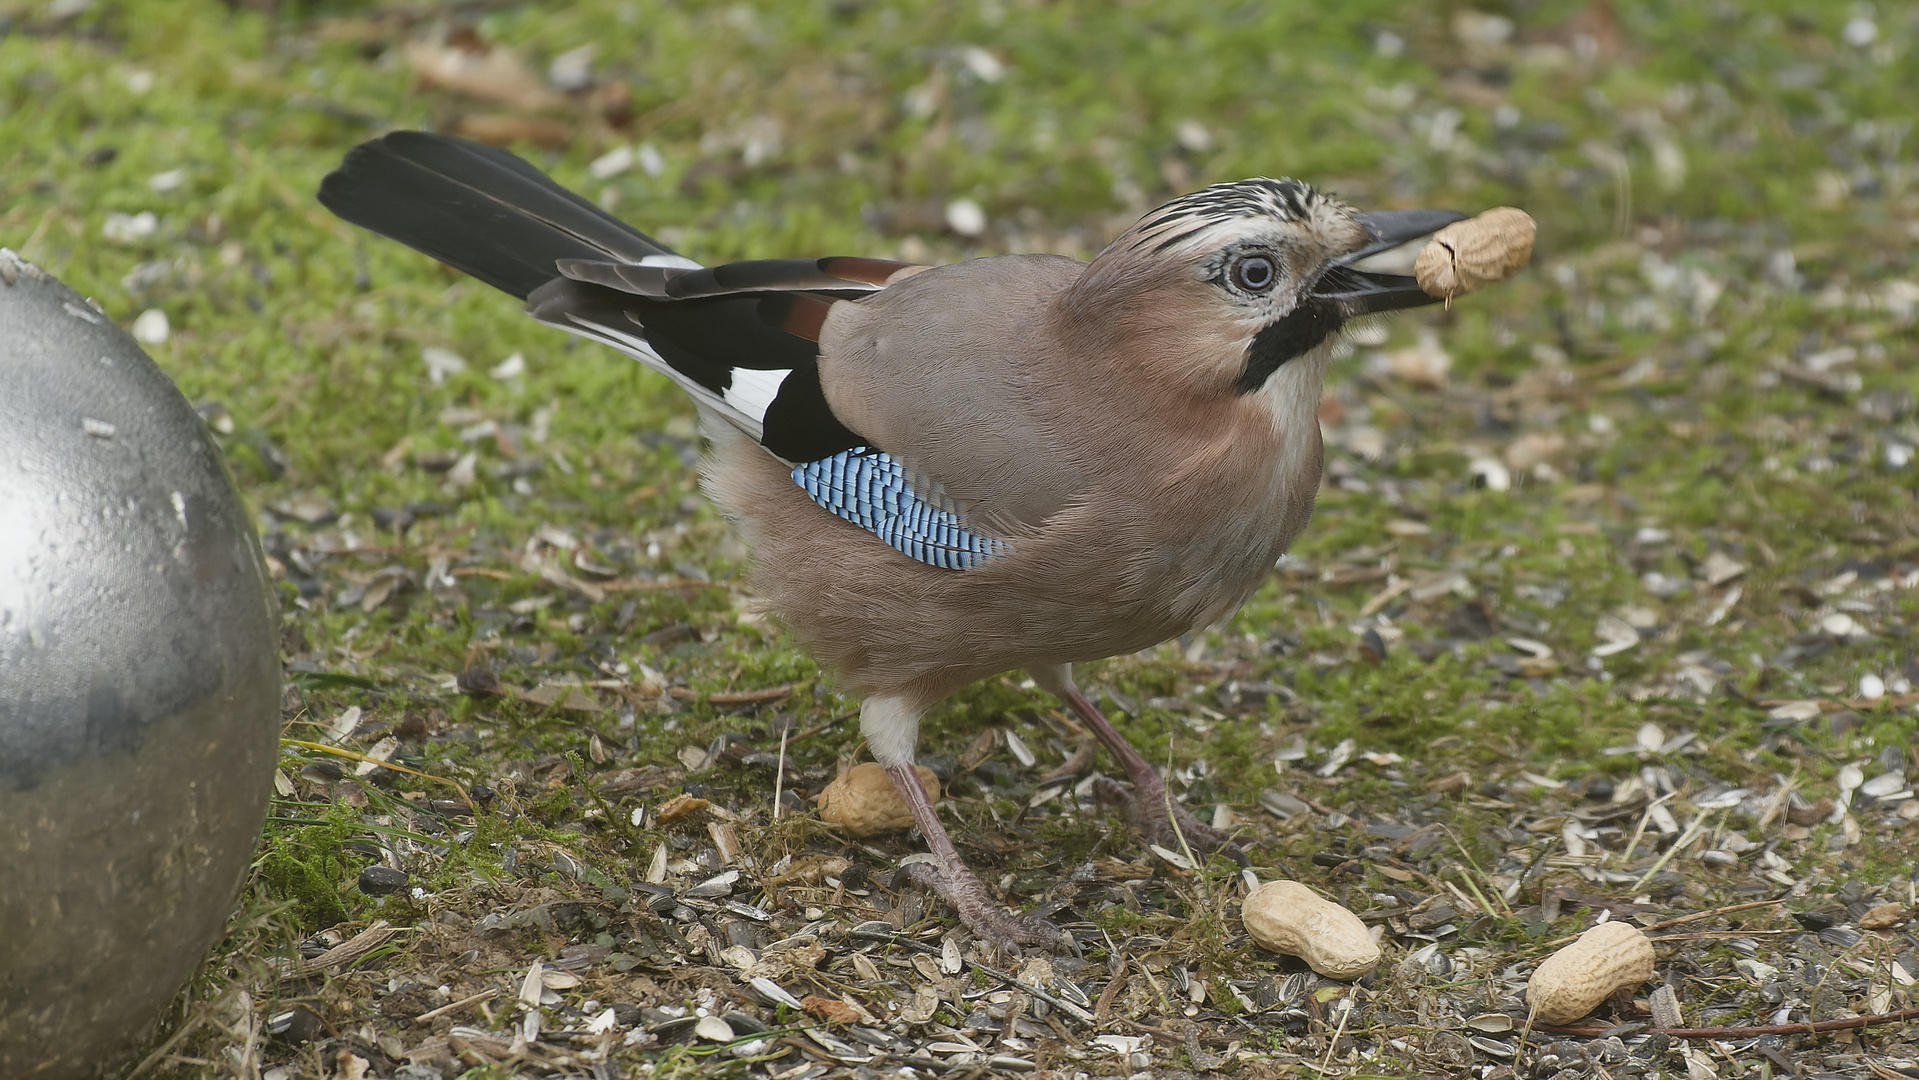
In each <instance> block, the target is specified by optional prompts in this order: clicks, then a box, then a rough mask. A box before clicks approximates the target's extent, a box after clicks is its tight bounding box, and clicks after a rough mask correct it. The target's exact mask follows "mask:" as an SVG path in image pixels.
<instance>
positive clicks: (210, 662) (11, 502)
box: [0, 249, 280, 1080]
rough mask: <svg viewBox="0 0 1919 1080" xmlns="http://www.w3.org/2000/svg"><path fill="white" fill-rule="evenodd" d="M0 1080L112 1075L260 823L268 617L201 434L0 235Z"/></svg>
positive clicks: (151, 368) (270, 709)
mask: <svg viewBox="0 0 1919 1080" xmlns="http://www.w3.org/2000/svg"><path fill="white" fill-rule="evenodd" d="M0 447H4V451H0V1077H12V1076H22V1075H30V1076H33V1077H34V1078H35V1080H60V1078H65V1077H90V1076H97V1075H104V1074H108V1073H111V1072H115V1071H118V1067H120V1066H123V1065H124V1064H125V1062H126V1060H127V1058H128V1057H129V1056H130V1055H132V1054H134V1053H136V1052H138V1051H139V1050H140V1049H141V1048H142V1047H143V1046H144V1045H145V1043H146V1041H147V1040H148V1039H149V1038H150V1037H151V1036H152V1034H153V1029H154V1025H155V1023H156V1022H157V1021H158V1019H159V1018H160V1015H161V1013H162V1011H163V1010H164V1009H165V1008H166V1006H167V1004H168V1003H169V1002H170V1001H171V1000H172V999H173V997H174V995H175V994H176V993H177V992H178V991H179V989H180V987H181V986H182V985H184V984H185V982H186V980H187V979H188V978H189V977H190V976H191V975H192V974H193V972H194V971H195V969H196V968H197V967H198V965H199V964H200V962H201V960H202V959H203V958H204V957H205V955H206V953H207V950H208V949H209V948H210V947H211V946H212V945H213V943H214V942H215V941H216V940H217V939H218V938H219V936H220V934H221V932H222V930H223V929H224V927H225V925H226V920H227V917H228V915H229V914H230V913H231V912H232V910H233V903H234V898H235V897H236V895H237V894H238V891H239V888H240V885H241V883H242V881H243V880H244V877H245V874H246V871H247V866H248V863H249V862H250V860H251V856H252V853H253V847H254V842H255V840H256V839H257V838H258V837H259V834H260V827H261V824H262V823H263V821H264V819H265V815H266V805H267V797H268V795H269V793H270V792H271V790H272V784H273V768H274V760H275V755H276V751H277V739H278V736H279V729H280V715H279V714H280V662H279V638H278V632H277V628H278V626H279V618H278V613H277V611H276V610H275V607H274V601H273V594H272V591H271V588H270V585H269V582H268V580H267V574H266V569H265V563H264V560H263V559H262V557H261V555H260V546H259V541H258V540H257V539H256V538H255V537H254V534H253V528H252V525H251V523H250V522H249V521H248V518H247V514H246V511H245V509H244V507H243V506H242V505H241V503H240V500H239V497H238V496H237V495H236V494H235V492H234V490H233V484H232V481H231V480H230V479H229V478H228V476H227V473H226V469H225V467H224V464H223V463H222V460H221V455H220V450H219V447H217V446H216V445H215V444H214V442H213V440H212V438H211V436H210V435H209V434H208V432H207V430H206V425H205V424H204V423H203V422H202V421H201V419H200V417H199V416H198V415H197V414H196V413H195V412H194V411H193V408H192V407H191V406H190V405H188V404H187V402H186V399H185V398H183V397H181V396H180V391H179V390H177V389H175V388H174V385H173V383H172V382H170V381H169V380H168V379H167V377H166V375H165V374H163V373H162V372H161V371H160V369H159V368H158V367H157V366H155V364H154V363H153V361H152V360H150V359H148V357H147V356H146V354H145V353H143V352H141V351H140V348H139V346H137V345H135V344H134V343H133V339H131V338H129V337H128V336H127V335H126V334H124V333H122V332H121V331H120V329H119V328H118V327H116V326H114V324H113V322H112V320H110V319H108V318H106V317H105V316H104V315H101V314H100V313H99V312H97V311H95V310H94V309H93V308H92V307H90V306H89V305H88V304H87V302H86V301H85V300H84V299H83V298H82V297H80V296H79V295H78V294H77V293H75V292H73V291H72V290H71V289H68V288H67V287H66V286H64V285H62V284H60V283H59V282H58V281H55V280H54V279H53V278H51V277H49V276H47V275H46V274H45V273H43V272H42V271H40V270H38V269H36V268H34V267H33V266H31V265H30V264H27V263H25V262H22V261H20V260H19V259H18V258H17V257H15V256H14V254H13V253H12V252H10V251H6V250H4V249H0Z"/></svg>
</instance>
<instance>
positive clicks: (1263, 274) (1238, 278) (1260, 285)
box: [1232, 255, 1279, 292]
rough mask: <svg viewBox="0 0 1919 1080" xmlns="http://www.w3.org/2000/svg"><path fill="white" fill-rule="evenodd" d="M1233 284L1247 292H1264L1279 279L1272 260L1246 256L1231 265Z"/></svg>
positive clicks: (1264, 257)
mask: <svg viewBox="0 0 1919 1080" xmlns="http://www.w3.org/2000/svg"><path fill="white" fill-rule="evenodd" d="M1232 275H1233V284H1234V285H1237V286H1239V287H1240V288H1242V289H1244V290H1246V291H1247V292H1265V291H1266V290H1267V289H1270V288H1272V287H1273V282H1274V280H1276V279H1277V278H1278V277H1279V274H1278V271H1277V270H1275V268H1274V267H1273V260H1271V259H1269V258H1267V257H1266V256H1264V255H1247V256H1244V257H1243V258H1241V259H1240V260H1239V261H1238V262H1235V263H1234V264H1233V268H1232Z"/></svg>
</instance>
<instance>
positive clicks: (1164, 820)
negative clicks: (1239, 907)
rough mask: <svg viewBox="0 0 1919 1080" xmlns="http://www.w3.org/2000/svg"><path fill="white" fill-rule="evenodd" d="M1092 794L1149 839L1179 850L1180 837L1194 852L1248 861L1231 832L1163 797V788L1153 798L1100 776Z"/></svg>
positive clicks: (1149, 841) (1151, 794)
mask: <svg viewBox="0 0 1919 1080" xmlns="http://www.w3.org/2000/svg"><path fill="white" fill-rule="evenodd" d="M1093 797H1094V798H1096V799H1098V800H1099V801H1100V802H1107V803H1114V804H1117V805H1118V806H1119V808H1120V810H1121V812H1122V813H1124V814H1125V815H1126V820H1127V821H1128V822H1130V823H1131V824H1132V826H1133V828H1134V829H1135V830H1137V831H1138V832H1139V834H1140V836H1142V837H1143V838H1145V839H1146V841H1147V842H1148V843H1153V844H1158V845H1159V846H1161V847H1163V848H1166V849H1168V850H1170V851H1178V850H1179V849H1180V843H1181V841H1182V839H1183V840H1184V841H1185V846H1187V847H1189V848H1191V849H1192V850H1193V851H1194V852H1196V853H1199V854H1207V855H1210V854H1212V853H1213V852H1219V853H1220V854H1222V855H1225V856H1226V857H1227V858H1229V859H1231V860H1233V861H1234V862H1236V863H1238V864H1239V865H1241V866H1249V865H1251V861H1250V860H1249V859H1247V857H1246V853H1245V852H1244V851H1242V850H1240V848H1239V845H1238V844H1235V843H1233V837H1232V834H1231V833H1228V832H1226V831H1224V830H1222V829H1215V828H1213V827H1212V826H1211V825H1208V824H1206V823H1205V822H1203V821H1201V820H1199V819H1198V818H1196V817H1194V816H1193V813H1192V811H1190V810H1188V809H1186V807H1184V806H1182V805H1180V804H1179V803H1177V802H1172V801H1171V800H1169V799H1167V798H1165V795H1164V789H1162V790H1161V792H1160V793H1159V797H1158V798H1154V797H1153V793H1150V792H1142V793H1140V794H1138V795H1135V794H1134V793H1133V792H1131V791H1128V790H1126V788H1125V787H1124V786H1122V785H1121V784H1120V783H1119V782H1118V781H1117V780H1112V779H1109V778H1107V777H1103V776H1102V777H1100V778H1099V780H1098V781H1096V782H1095V783H1094V784H1093ZM1169 803H1170V804H1171V807H1172V812H1171V815H1170V816H1169V815H1168V813H1167V806H1168V804H1169ZM1175 821H1177V823H1178V825H1177V828H1175V824H1174V823H1175Z"/></svg>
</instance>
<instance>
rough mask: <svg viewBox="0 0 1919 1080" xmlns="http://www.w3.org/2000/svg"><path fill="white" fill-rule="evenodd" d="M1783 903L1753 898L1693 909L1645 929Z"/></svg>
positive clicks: (1661, 928)
mask: <svg viewBox="0 0 1919 1080" xmlns="http://www.w3.org/2000/svg"><path fill="white" fill-rule="evenodd" d="M1783 903H1785V901H1784V900H1754V901H1753V902H1751V903H1749V904H1733V905H1732V906H1730V907H1719V908H1713V909H1712V910H1711V911H1695V912H1693V913H1692V914H1691V915H1681V916H1679V917H1678V918H1675V919H1666V920H1663V921H1661V922H1656V923H1653V924H1652V925H1650V926H1647V927H1646V928H1645V929H1647V930H1664V929H1665V928H1666V927H1668V926H1678V925H1679V924H1680V923H1689V922H1698V921H1699V920H1701V919H1710V918H1712V917H1713V916H1715V915H1730V914H1732V913H1733V912H1735V911H1750V910H1752V909H1753V908H1762V907H1773V906H1774V905H1777V904H1783Z"/></svg>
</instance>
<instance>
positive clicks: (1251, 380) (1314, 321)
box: [1234, 296, 1346, 394]
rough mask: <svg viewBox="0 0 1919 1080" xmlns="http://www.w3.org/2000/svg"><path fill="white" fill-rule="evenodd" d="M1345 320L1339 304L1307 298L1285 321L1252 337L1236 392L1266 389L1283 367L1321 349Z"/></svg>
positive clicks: (1280, 320) (1277, 322)
mask: <svg viewBox="0 0 1919 1080" xmlns="http://www.w3.org/2000/svg"><path fill="white" fill-rule="evenodd" d="M1345 321H1346V320H1345V317H1344V316H1342V315H1341V314H1340V310H1339V305H1338V304H1337V303H1335V302H1333V301H1331V300H1321V299H1318V298H1315V297H1310V296H1309V297H1307V298H1306V299H1305V300H1303V301H1301V302H1300V305H1299V306H1298V307H1296V308H1294V309H1293V310H1292V311H1291V312H1290V313H1289V314H1287V315H1286V317H1285V318H1282V319H1279V320H1278V321H1276V322H1274V323H1272V324H1271V325H1269V326H1267V327H1266V328H1265V329H1263V330H1261V331H1260V332H1259V333H1257V334H1255V335H1253V343H1252V344H1251V345H1248V346H1247V347H1246V368H1245V370H1244V371H1242V372H1240V375H1239V382H1238V384H1237V385H1236V386H1235V387H1234V389H1236V390H1237V391H1239V392H1240V393H1241V394H1250V393H1252V392H1253V391H1255V390H1258V389H1259V388H1260V387H1262V386H1265V385H1266V380H1267V379H1269V378H1271V377H1272V374H1273V372H1275V371H1278V370H1279V368H1280V365H1281V364H1284V363H1285V362H1286V361H1288V360H1291V359H1292V358H1293V357H1295V356H1303V355H1305V354H1306V353H1309V352H1311V351H1313V350H1314V349H1315V348H1318V347H1319V344H1320V342H1322V341H1325V340H1326V338H1327V337H1329V336H1330V335H1332V334H1333V333H1335V332H1337V331H1338V330H1339V327H1340V324H1342V323H1343V322H1345Z"/></svg>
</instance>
